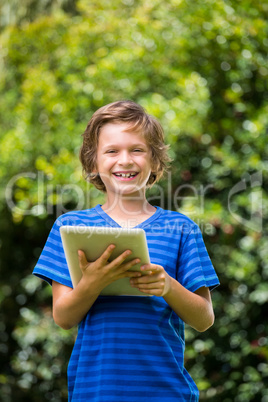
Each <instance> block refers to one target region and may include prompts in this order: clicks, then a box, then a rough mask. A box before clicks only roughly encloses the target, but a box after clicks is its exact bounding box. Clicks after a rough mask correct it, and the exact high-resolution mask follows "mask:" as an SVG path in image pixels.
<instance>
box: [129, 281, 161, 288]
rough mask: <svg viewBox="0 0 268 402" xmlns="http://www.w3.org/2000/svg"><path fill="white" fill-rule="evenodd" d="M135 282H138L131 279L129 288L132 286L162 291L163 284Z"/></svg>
mask: <svg viewBox="0 0 268 402" xmlns="http://www.w3.org/2000/svg"><path fill="white" fill-rule="evenodd" d="M135 282H136V283H135ZM137 282H138V281H135V280H132V279H131V281H130V283H131V286H132V284H133V286H134V287H137V288H139V289H164V284H163V283H162V282H152V283H137Z"/></svg>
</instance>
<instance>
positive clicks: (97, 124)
mask: <svg viewBox="0 0 268 402" xmlns="http://www.w3.org/2000/svg"><path fill="white" fill-rule="evenodd" d="M107 123H115V124H116V123H128V124H129V129H128V130H127V131H133V132H141V133H142V134H143V135H144V138H145V140H146V143H147V145H148V146H149V148H150V150H151V165H152V172H151V175H150V177H149V179H148V181H147V183H146V186H147V187H149V188H150V187H152V185H153V184H154V183H156V182H157V181H158V180H159V179H160V178H161V177H162V175H163V174H164V172H165V171H166V170H167V169H168V162H171V159H170V158H169V156H168V153H167V151H168V149H169V145H165V144H164V132H163V129H162V126H161V124H160V123H159V122H158V120H156V119H155V118H154V117H152V116H150V115H149V114H147V113H146V111H145V110H144V109H143V107H142V106H140V105H138V104H137V103H135V102H132V101H129V100H123V101H117V102H113V103H109V104H108V105H106V106H103V107H101V108H100V109H98V110H97V111H96V112H95V113H94V114H93V116H92V117H91V119H90V121H89V122H88V125H87V128H86V130H85V132H84V134H83V144H82V147H81V149H80V155H79V156H80V161H81V163H82V166H83V173H84V176H85V178H86V179H87V180H88V181H89V182H91V183H92V184H93V185H94V186H95V187H96V188H97V189H98V190H101V191H103V192H106V188H105V185H104V183H103V181H102V180H101V178H100V176H99V175H98V174H97V173H92V171H93V170H94V169H96V158H97V148H98V139H99V135H100V130H101V128H102V127H103V126H104V125H105V124H107Z"/></svg>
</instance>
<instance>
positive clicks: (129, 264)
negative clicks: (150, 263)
mask: <svg viewBox="0 0 268 402" xmlns="http://www.w3.org/2000/svg"><path fill="white" fill-rule="evenodd" d="M139 262H141V260H140V259H139V258H136V259H134V260H131V261H129V262H126V263H125V264H122V265H121V266H120V270H121V271H128V270H129V269H130V268H132V267H134V265H137V264H138V263H139Z"/></svg>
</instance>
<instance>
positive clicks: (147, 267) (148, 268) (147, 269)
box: [141, 264, 162, 273]
mask: <svg viewBox="0 0 268 402" xmlns="http://www.w3.org/2000/svg"><path fill="white" fill-rule="evenodd" d="M161 269H162V267H161V266H158V265H154V264H145V265H142V266H141V271H143V272H145V273H147V272H150V273H151V272H152V271H154V272H156V271H160V270H161Z"/></svg>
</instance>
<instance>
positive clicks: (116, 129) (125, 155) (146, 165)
mask: <svg viewBox="0 0 268 402" xmlns="http://www.w3.org/2000/svg"><path fill="white" fill-rule="evenodd" d="M128 127H129V126H128V125H127V124H125V123H108V124H106V125H104V126H103V127H102V129H101V131H100V134H99V143H98V149H97V166H96V170H97V172H99V174H100V178H101V180H102V181H103V183H104V185H105V187H106V190H107V194H109V192H112V193H117V194H121V195H123V194H124V195H132V196H135V193H137V195H138V194H140V190H142V189H145V187H146V183H147V181H148V179H149V177H150V174H151V150H150V148H149V146H148V145H147V143H146V140H145V139H144V137H143V136H142V135H141V134H140V133H136V132H132V131H128V132H127V131H124V130H125V129H127V128H128ZM125 174H127V177H124V175H125ZM129 174H131V176H130V177H129Z"/></svg>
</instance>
